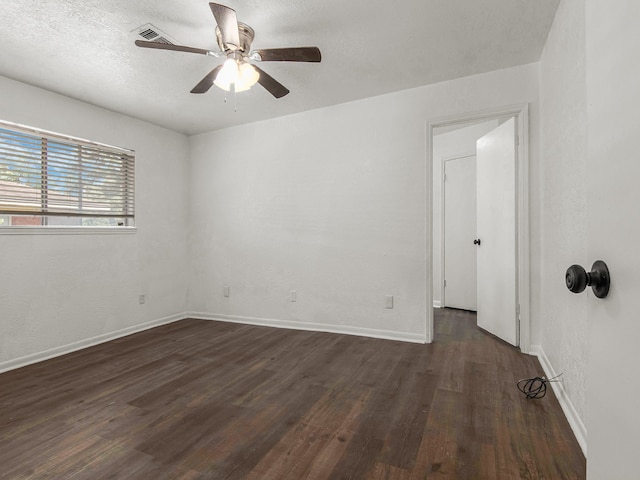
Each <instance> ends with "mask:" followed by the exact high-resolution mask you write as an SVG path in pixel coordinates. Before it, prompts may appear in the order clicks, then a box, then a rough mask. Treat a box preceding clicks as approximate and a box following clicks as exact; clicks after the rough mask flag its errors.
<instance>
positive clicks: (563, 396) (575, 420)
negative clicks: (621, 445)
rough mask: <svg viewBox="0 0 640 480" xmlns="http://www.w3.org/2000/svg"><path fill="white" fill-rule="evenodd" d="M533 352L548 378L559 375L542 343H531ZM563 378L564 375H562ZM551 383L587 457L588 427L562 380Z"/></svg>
mask: <svg viewBox="0 0 640 480" xmlns="http://www.w3.org/2000/svg"><path fill="white" fill-rule="evenodd" d="M531 354H532V355H535V356H536V357H538V360H539V361H540V365H541V366H542V369H543V370H544V374H545V376H546V377H547V378H553V377H555V376H556V375H557V373H556V371H555V370H554V368H553V366H552V365H551V362H549V358H548V357H547V355H546V354H545V353H544V349H543V348H542V345H531ZM560 378H562V377H560ZM549 383H551V387H552V388H553V393H555V395H556V397H557V398H558V402H560V406H561V407H562V411H563V412H564V415H565V417H567V420H568V422H569V425H570V426H571V430H573V434H574V435H575V436H576V440H577V441H578V444H580V448H581V449H582V453H583V454H584V456H585V458H586V457H587V428H586V427H585V425H584V423H583V421H582V419H581V418H580V416H579V415H578V412H577V411H576V409H575V407H574V406H573V403H572V402H571V399H570V398H569V395H568V394H567V391H566V390H565V389H564V385H563V383H562V382H549Z"/></svg>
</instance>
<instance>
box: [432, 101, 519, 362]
mask: <svg viewBox="0 0 640 480" xmlns="http://www.w3.org/2000/svg"><path fill="white" fill-rule="evenodd" d="M505 116H514V117H515V118H516V131H517V136H518V148H517V159H516V178H517V180H516V197H517V198H516V204H517V212H516V230H517V231H516V251H517V267H518V285H517V295H518V319H519V322H520V325H519V327H520V328H519V329H518V331H519V344H520V349H521V351H522V352H524V353H530V350H531V326H530V298H529V284H530V278H529V275H530V273H529V272H530V267H529V105H528V104H519V105H510V106H506V107H502V108H496V109H493V110H486V111H482V112H476V113H463V114H460V115H454V116H449V117H444V118H439V119H435V120H432V121H427V125H426V128H427V166H426V177H427V179H426V180H427V186H428V188H427V198H426V202H427V215H428V217H429V218H428V219H427V224H428V225H429V235H427V245H426V255H427V259H428V260H429V261H428V265H429V267H428V272H427V276H428V277H427V280H428V281H427V284H428V285H429V287H428V288H427V318H426V322H425V339H426V342H427V343H431V342H432V341H433V338H434V331H433V289H434V288H436V286H434V284H433V188H432V186H433V162H434V158H433V131H434V129H436V128H438V127H447V126H451V125H458V124H465V123H471V122H479V121H483V120H484V121H486V120H491V119H494V118H497V117H505ZM437 288H440V287H439V286H438V287H437Z"/></svg>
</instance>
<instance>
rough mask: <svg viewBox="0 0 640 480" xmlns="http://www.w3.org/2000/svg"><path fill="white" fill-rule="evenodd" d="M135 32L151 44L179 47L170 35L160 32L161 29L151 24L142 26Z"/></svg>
mask: <svg viewBox="0 0 640 480" xmlns="http://www.w3.org/2000/svg"><path fill="white" fill-rule="evenodd" d="M135 32H137V34H138V35H139V36H141V37H142V38H144V39H145V40H147V41H149V42H158V43H165V44H168V45H177V42H176V41H175V40H173V39H172V38H171V37H170V36H169V35H167V34H166V33H164V32H162V31H160V29H159V28H156V27H154V26H153V25H151V24H150V23H147V24H146V25H142V26H141V27H138V28H136V29H135Z"/></svg>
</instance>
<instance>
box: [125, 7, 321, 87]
mask: <svg viewBox="0 0 640 480" xmlns="http://www.w3.org/2000/svg"><path fill="white" fill-rule="evenodd" d="M209 7H210V8H211V12H212V13H213V16H214V18H215V20H216V23H217V24H218V25H217V26H216V37H217V39H218V45H219V46H220V50H221V51H220V52H214V51H212V50H206V49H203V48H194V47H187V46H184V45H173V44H170V43H160V42H149V41H144V40H136V42H135V43H136V45H137V46H138V47H144V48H156V49H160V50H173V51H176V52H188V53H198V54H201V55H209V56H212V57H226V58H227V59H226V60H225V62H224V64H222V65H218V66H217V67H216V68H214V69H213V70H211V71H210V72H209V73H208V74H207V75H206V76H205V77H204V78H203V79H202V80H200V82H199V83H198V84H197V85H196V86H195V87H193V89H192V90H191V93H206V92H207V91H209V89H210V88H211V86H212V85H216V86H217V87H220V88H222V89H223V90H226V91H235V92H241V91H244V90H248V89H249V88H251V86H253V85H255V84H256V83H259V84H260V85H262V86H263V87H264V88H265V89H266V90H267V91H268V92H269V93H271V95H273V96H274V97H276V98H280V97H284V96H285V95H286V94H288V93H289V90H288V89H287V87H285V86H284V85H282V84H281V83H280V82H278V81H277V80H276V79H274V78H273V77H272V76H271V75H269V74H268V73H266V72H265V71H264V70H262V69H261V68H259V67H258V66H256V65H254V64H253V63H249V61H251V62H320V60H321V59H322V56H321V54H320V49H319V48H318V47H293V48H267V49H262V50H250V48H251V42H252V41H253V37H254V36H255V32H254V31H253V28H251V27H250V26H249V25H247V24H245V23H242V22H239V21H238V20H237V18H236V11H235V10H234V9H232V8H229V7H227V6H225V5H220V4H218V3H209Z"/></svg>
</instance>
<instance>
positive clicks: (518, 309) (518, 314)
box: [516, 304, 520, 321]
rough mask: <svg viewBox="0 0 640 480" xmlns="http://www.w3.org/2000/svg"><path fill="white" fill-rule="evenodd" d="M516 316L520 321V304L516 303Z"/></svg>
mask: <svg viewBox="0 0 640 480" xmlns="http://www.w3.org/2000/svg"><path fill="white" fill-rule="evenodd" d="M516 316H517V318H518V321H520V304H518V305H516Z"/></svg>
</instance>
